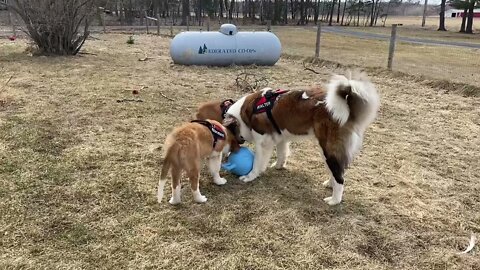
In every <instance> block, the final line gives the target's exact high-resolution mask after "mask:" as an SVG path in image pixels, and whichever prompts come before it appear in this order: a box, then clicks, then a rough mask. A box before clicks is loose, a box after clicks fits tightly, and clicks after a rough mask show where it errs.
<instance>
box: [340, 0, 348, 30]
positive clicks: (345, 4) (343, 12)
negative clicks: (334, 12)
mask: <svg viewBox="0 0 480 270" xmlns="http://www.w3.org/2000/svg"><path fill="white" fill-rule="evenodd" d="M346 8H347V0H345V2H344V3H343V11H342V21H341V22H340V25H343V18H344V17H345V9H346Z"/></svg>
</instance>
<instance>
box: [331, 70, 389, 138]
mask: <svg viewBox="0 0 480 270" xmlns="http://www.w3.org/2000/svg"><path fill="white" fill-rule="evenodd" d="M327 91H328V92H327V97H326V100H325V103H326V108H327V110H328V111H329V112H330V114H331V115H332V118H333V119H334V120H335V121H337V122H338V124H339V125H340V126H343V125H345V124H346V123H347V122H349V121H353V124H354V125H355V126H356V128H358V129H360V131H361V132H363V131H364V130H365V129H366V128H367V126H368V125H369V124H370V123H372V122H373V121H374V120H375V118H376V116H377V112H378V109H379V107H380V97H379V95H378V93H377V89H376V88H375V86H374V85H373V84H372V83H371V82H370V80H369V79H368V77H367V76H366V75H365V74H363V73H359V74H355V75H353V78H352V75H351V74H350V76H349V78H347V77H345V76H342V75H334V76H333V77H332V79H331V80H330V83H329V84H328V90H327Z"/></svg>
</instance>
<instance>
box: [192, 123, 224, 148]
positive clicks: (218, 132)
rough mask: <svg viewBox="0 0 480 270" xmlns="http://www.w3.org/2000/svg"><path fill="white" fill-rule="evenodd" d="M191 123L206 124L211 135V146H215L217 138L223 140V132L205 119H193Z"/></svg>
mask: <svg viewBox="0 0 480 270" xmlns="http://www.w3.org/2000/svg"><path fill="white" fill-rule="evenodd" d="M191 123H198V124H200V125H203V126H206V127H207V128H208V129H209V130H210V132H211V133H212V136H213V148H215V146H216V145H217V142H218V141H219V140H225V132H224V131H223V130H222V128H220V127H218V126H217V125H215V124H212V123H210V122H208V121H205V120H193V121H191Z"/></svg>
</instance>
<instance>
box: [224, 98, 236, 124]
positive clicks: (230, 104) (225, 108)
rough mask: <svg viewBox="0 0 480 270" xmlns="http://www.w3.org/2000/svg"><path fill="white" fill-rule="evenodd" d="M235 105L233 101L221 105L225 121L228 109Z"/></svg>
mask: <svg viewBox="0 0 480 270" xmlns="http://www.w3.org/2000/svg"><path fill="white" fill-rule="evenodd" d="M233 103H235V101H233V99H226V100H224V101H223V102H222V104H220V109H221V110H222V119H225V116H226V115H227V111H228V109H229V108H230V107H231V106H232V105H233Z"/></svg>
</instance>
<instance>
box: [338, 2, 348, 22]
mask: <svg viewBox="0 0 480 270" xmlns="http://www.w3.org/2000/svg"><path fill="white" fill-rule="evenodd" d="M346 1H347V0H345V2H346ZM341 5H342V0H338V5H337V23H339V22H340V6H341Z"/></svg>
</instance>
